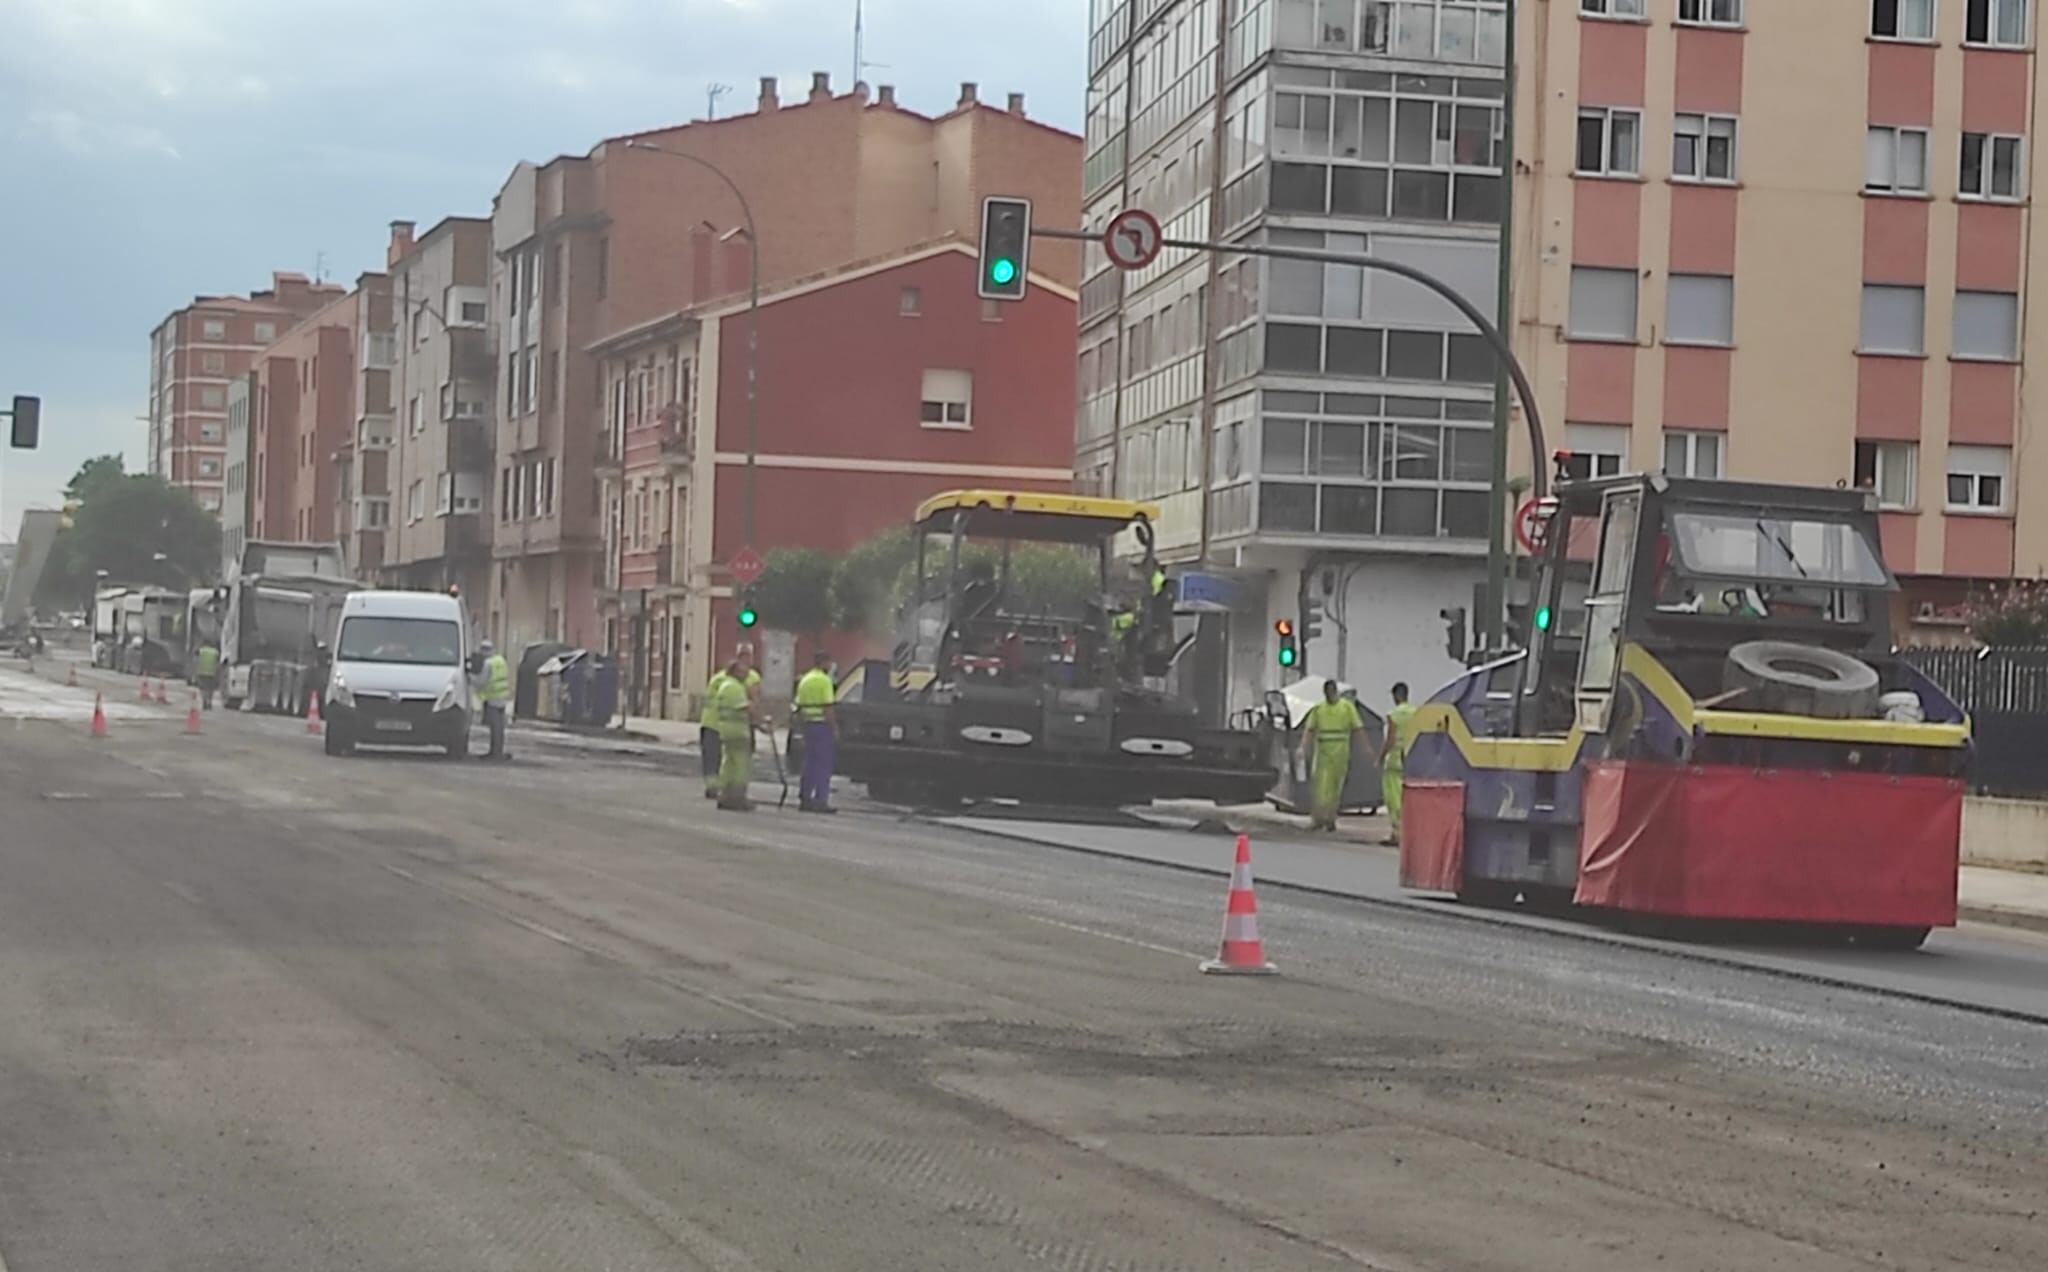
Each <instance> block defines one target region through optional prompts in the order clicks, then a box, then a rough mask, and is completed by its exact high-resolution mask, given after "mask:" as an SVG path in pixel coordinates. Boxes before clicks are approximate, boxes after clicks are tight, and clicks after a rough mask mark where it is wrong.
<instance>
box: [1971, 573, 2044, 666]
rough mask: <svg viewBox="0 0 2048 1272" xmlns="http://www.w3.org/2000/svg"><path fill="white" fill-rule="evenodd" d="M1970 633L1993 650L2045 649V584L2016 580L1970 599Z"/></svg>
mask: <svg viewBox="0 0 2048 1272" xmlns="http://www.w3.org/2000/svg"><path fill="white" fill-rule="evenodd" d="M1969 614H1970V632H1971V634H1972V635H1974V636H1975V637H1976V638H1977V640H1978V641H1979V642H1980V643H1982V644H1985V645H1989V646H1991V647H1992V648H1994V649H2038V648H2041V647H2043V646H2048V584H2043V583H2039V582H2030V581H2028V580H2025V579H2020V580H2017V581H2015V582H2013V583H2012V584H2010V585H2008V586H2005V587H2002V588H1994V589H1992V590H1991V591H1989V592H1985V593H1979V594H1978V595H1975V596H1973V597H1971V598H1970V610H1969Z"/></svg>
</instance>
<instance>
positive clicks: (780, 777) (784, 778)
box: [762, 729, 789, 812]
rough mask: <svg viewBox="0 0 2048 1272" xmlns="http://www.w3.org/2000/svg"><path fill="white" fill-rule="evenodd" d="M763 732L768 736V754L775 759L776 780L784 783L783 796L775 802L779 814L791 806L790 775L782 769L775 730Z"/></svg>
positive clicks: (780, 752) (780, 753) (778, 797)
mask: <svg viewBox="0 0 2048 1272" xmlns="http://www.w3.org/2000/svg"><path fill="white" fill-rule="evenodd" d="M762 732H764V733H766V734H767V735H768V754H769V755H770V756H772V757H774V759H775V780H776V781H778V782H780V783H782V794H781V795H779V796H777V797H776V800H775V807H776V810H777V811H778V812H779V811H780V810H782V809H783V808H784V807H786V806H787V805H788V804H789V773H788V771H787V770H786V769H784V768H783V767H782V751H781V750H780V749H779V748H777V747H776V745H775V730H773V729H764V730H762Z"/></svg>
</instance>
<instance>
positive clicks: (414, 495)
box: [405, 481, 427, 525]
mask: <svg viewBox="0 0 2048 1272" xmlns="http://www.w3.org/2000/svg"><path fill="white" fill-rule="evenodd" d="M426 515H427V487H426V483H425V482H423V481H415V482H414V483H413V484H412V485H410V486H407V487H406V488H405V524H407V525H411V524H413V523H414V522H416V521H418V520H420V519H421V518H423V517H425V516H426Z"/></svg>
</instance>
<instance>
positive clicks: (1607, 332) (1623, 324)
mask: <svg viewBox="0 0 2048 1272" xmlns="http://www.w3.org/2000/svg"><path fill="white" fill-rule="evenodd" d="M1565 334H1566V335H1568V336H1570V337H1571V338H1572V339H1574V340H1626V341H1628V342H1629V343H1631V344H1633V343H1634V342H1635V338H1636V272H1635V271H1634V270H1632V269H1599V268H1596V267H1594V266H1591V265H1574V266H1572V294H1571V309H1570V312H1569V313H1568V314H1567V315H1566V317H1565Z"/></svg>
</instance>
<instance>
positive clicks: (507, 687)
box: [480, 654, 512, 703]
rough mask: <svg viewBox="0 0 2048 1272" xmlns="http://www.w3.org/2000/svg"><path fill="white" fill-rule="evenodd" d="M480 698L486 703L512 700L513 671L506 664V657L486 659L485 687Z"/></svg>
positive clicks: (496, 655) (499, 655)
mask: <svg viewBox="0 0 2048 1272" xmlns="http://www.w3.org/2000/svg"><path fill="white" fill-rule="evenodd" d="M480 696H481V697H482V698H483V700H484V701H485V702H486V703H492V702H510V701H511V700H512V671H511V669H510V668H509V667H508V666H507V665H506V663H505V655H503V654H492V655H491V656H490V657H489V658H486V659H484V687H483V692H482V694H481V695H480Z"/></svg>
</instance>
